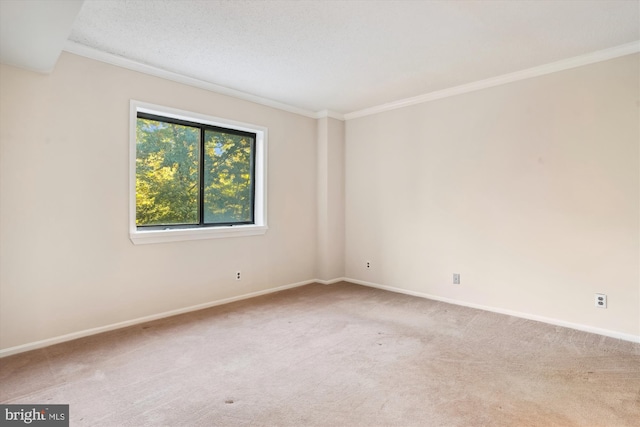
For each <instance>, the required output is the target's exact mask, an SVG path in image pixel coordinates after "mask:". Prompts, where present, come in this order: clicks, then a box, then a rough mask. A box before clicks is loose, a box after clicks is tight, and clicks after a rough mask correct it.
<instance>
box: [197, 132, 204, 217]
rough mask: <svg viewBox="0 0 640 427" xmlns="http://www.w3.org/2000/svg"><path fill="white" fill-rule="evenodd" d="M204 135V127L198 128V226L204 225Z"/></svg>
mask: <svg viewBox="0 0 640 427" xmlns="http://www.w3.org/2000/svg"><path fill="white" fill-rule="evenodd" d="M204 135H205V130H204V126H200V161H199V164H198V167H199V172H198V180H199V183H198V187H199V190H198V223H199V224H200V226H203V225H204V159H205V152H204V145H205V144H204Z"/></svg>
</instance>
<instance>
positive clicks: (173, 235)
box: [129, 225, 269, 245]
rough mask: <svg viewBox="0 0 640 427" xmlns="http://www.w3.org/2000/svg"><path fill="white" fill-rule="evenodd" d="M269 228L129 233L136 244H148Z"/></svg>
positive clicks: (252, 232) (253, 232)
mask: <svg viewBox="0 0 640 427" xmlns="http://www.w3.org/2000/svg"><path fill="white" fill-rule="evenodd" d="M268 228H269V227H267V226H266V225H234V226H227V227H211V228H189V229H173V230H146V231H140V230H135V231H131V232H130V233H129V238H130V239H131V241H132V242H133V244H134V245H147V244H152V243H167V242H183V241H187V240H204V239H219V238H227V237H244V236H259V235H262V234H265V233H266V232H267V229H268Z"/></svg>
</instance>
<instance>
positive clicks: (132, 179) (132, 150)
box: [129, 99, 268, 245]
mask: <svg viewBox="0 0 640 427" xmlns="http://www.w3.org/2000/svg"><path fill="white" fill-rule="evenodd" d="M139 112H140V113H146V114H153V115H157V116H162V117H167V118H171V119H175V120H183V121H187V122H193V123H200V124H204V125H208V126H215V127H219V128H226V129H231V130H237V131H242V132H250V133H254V134H255V135H256V140H255V165H254V166H255V172H254V185H255V188H254V191H255V195H254V206H253V218H254V223H253V224H232V225H220V226H208V227H196V228H170V227H167V228H166V229H157V228H154V229H148V228H138V227H137V226H136V155H137V153H136V126H137V118H138V113H139ZM266 180H267V128H266V127H263V126H257V125H253V124H248V123H241V122H236V121H233V120H228V119H223V118H219V117H213V116H208V115H204V114H200V113H194V112H190V111H184V110H179V109H176V108H171V107H164V106H160V105H155V104H149V103H146V102H142V101H136V100H133V99H132V100H131V101H130V108H129V238H130V239H131V241H132V242H133V244H135V245H139V244H148V243H165V242H178V241H187V240H202V239H215V238H228V237H242V236H256V235H261V234H264V233H266V231H267V229H268V226H267V183H266Z"/></svg>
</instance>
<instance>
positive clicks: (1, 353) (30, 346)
mask: <svg viewBox="0 0 640 427" xmlns="http://www.w3.org/2000/svg"><path fill="white" fill-rule="evenodd" d="M311 283H323V282H321V281H318V280H315V279H312V280H305V281H303V282H297V283H291V284H289V285H284V286H278V287H277V288H271V289H265V290H262V291H257V292H250V293H248V294H244V295H239V296H236V297H230V298H224V299H221V300H216V301H210V302H205V303H203V304H196V305H192V306H190V307H184V308H179V309H176V310H170V311H165V312H163V313H158V314H152V315H149V316H144V317H138V318H137V319H132V320H125V321H124V322H118V323H113V324H110V325H105V326H100V327H97V328H91V329H85V330H83V331H78V332H72V333H70V334H66V335H61V336H57V337H53V338H47V339H44V340H40V341H35V342H30V343H27V344H22V345H18V346H15V347H9V348H5V349H3V350H0V358H2V357H6V356H11V355H12V354H17V353H23V352H25V351H30V350H36V349H38V348H42V347H48V346H50V345H54V344H59V343H62V342H65V341H71V340H75V339H78V338H83V337H87V336H89V335H96V334H100V333H102V332H108V331H113V330H114V329H120V328H126V327H127V326H133V325H137V324H140V323H145V322H150V321H152V320H158V319H163V318H165V317H171V316H176V315H178V314H184V313H189V312H191V311H197V310H203V309H205V308H209V307H215V306H217V305H223V304H229V303H231V302H235V301H240V300H244V299H248V298H253V297H257V296H260V295H266V294H270V293H273V292H279V291H284V290H285V289H291V288H297V287H299V286H304V285H309V284H311Z"/></svg>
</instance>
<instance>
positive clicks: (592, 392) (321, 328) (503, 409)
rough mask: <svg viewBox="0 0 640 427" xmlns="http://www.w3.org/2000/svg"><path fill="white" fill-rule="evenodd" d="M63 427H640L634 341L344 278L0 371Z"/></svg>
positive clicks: (64, 347)
mask: <svg viewBox="0 0 640 427" xmlns="http://www.w3.org/2000/svg"><path fill="white" fill-rule="evenodd" d="M0 401H2V402H3V403H69V404H70V405H71V406H70V412H71V414H70V418H71V425H72V426H93V425H95V426H161V425H164V426H249V425H250V426H638V425H639V424H640V345H637V344H632V343H629V342H625V341H620V340H615V339H611V338H606V337H602V336H599V335H593V334H588V333H583V332H578V331H574V330H571V329H564V328H560V327H555V326H550V325H546V324H542V323H537V322H533V321H528V320H523V319H518V318H515V317H509V316H504V315H499V314H494V313H489V312H484V311H480V310H474V309H469V308H464V307H458V306H454V305H449V304H445V303H441V302H435V301H430V300H426V299H421V298H415V297H410V296H406V295H400V294H394V293H391V292H386V291H381V290H376V289H370V288H365V287H361V286H357V285H353V284H348V283H340V284H336V285H330V286H324V285H308V286H304V287H301V288H297V289H292V290H288V291H283V292H279V293H277V294H271V295H267V296H264V297H259V298H254V299H251V300H246V301H241V302H238V303H233V304H229V305H225V306H220V307H214V308H211V309H207V310H202V311H198V312H194V313H189V314H186V315H181V316H177V317H172V318H168V319H163V320H159V321H155V322H151V323H146V324H143V325H137V326H134V327H130V328H127V329H121V330H118V331H114V332H110V333H105V334H101V335H96V336H92V337H88V338H84V339H81V340H76V341H72V342H68V343H64V344H59V345H56V346H52V347H48V348H44V349H41V350H36V351H32V352H28V353H23V354H19V355H15V356H11V357H7V358H4V359H2V360H0Z"/></svg>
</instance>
